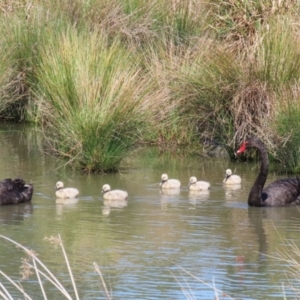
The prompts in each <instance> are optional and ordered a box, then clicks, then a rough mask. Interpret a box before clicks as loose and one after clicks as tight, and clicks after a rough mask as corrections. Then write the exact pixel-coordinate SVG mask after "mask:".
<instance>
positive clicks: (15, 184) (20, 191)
mask: <svg viewBox="0 0 300 300" xmlns="http://www.w3.org/2000/svg"><path fill="white" fill-rule="evenodd" d="M32 194H33V185H32V184H25V181H24V180H23V179H21V178H16V179H4V180H1V181H0V205H6V204H19V203H23V202H28V201H30V200H31V198H32Z"/></svg>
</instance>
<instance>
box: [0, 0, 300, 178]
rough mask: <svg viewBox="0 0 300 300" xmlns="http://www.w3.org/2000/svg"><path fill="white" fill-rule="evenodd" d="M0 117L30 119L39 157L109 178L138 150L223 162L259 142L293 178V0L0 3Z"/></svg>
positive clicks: (296, 52) (296, 151) (296, 108)
mask: <svg viewBox="0 0 300 300" xmlns="http://www.w3.org/2000/svg"><path fill="white" fill-rule="evenodd" d="M0 6H1V12H0V23H1V29H0V31H1V35H0V42H1V48H0V53H1V55H0V60H1V64H0V113H1V118H2V119H8V120H14V121H18V122H20V121H27V122H34V123H36V124H37V126H38V127H39V128H40V129H41V130H42V131H43V133H44V137H45V149H46V150H47V151H48V152H50V153H53V154H56V155H59V156H62V157H65V158H66V159H67V161H68V163H70V164H73V165H75V166H79V167H80V168H82V169H84V170H86V171H89V172H90V171H103V172H106V171H114V170H117V169H118V167H119V165H120V162H121V161H122V159H123V158H124V157H125V156H127V155H128V154H129V153H130V152H131V151H132V150H134V149H136V148H137V147H138V146H140V145H145V144H146V145H148V144H151V145H159V146H160V147H162V148H163V149H167V151H172V152H173V151H177V149H180V148H183V147H184V149H185V151H186V152H189V153H194V154H196V153H197V154H200V153H201V150H200V149H202V144H203V143H206V144H207V143H213V144H216V143H218V144H220V145H221V146H222V147H224V148H225V150H226V151H227V152H228V154H229V155H230V156H231V157H233V153H234V150H235V149H236V147H237V146H238V144H239V143H240V142H241V141H242V140H243V139H245V138H247V137H248V136H253V135H255V136H258V137H260V138H261V139H263V140H264V142H265V143H266V144H267V146H268V148H269V149H270V153H271V154H272V156H273V157H274V158H275V159H276V160H278V161H280V162H281V163H282V165H283V166H284V168H285V170H286V171H288V172H295V173H296V172H298V171H299V169H300V148H299V141H300V133H299V130H298V128H299V123H300V105H299V95H300V93H299V91H300V90H299V78H300V46H299V45H300V44H299V42H298V41H299V33H298V27H297V24H298V21H299V20H298V19H299V15H300V14H299V13H300V8H299V6H298V4H297V2H295V1H288V0H287V1H279V0H278V1H271V0H264V1H258V0H254V1H248V2H247V1H246V2H245V1H242V0H234V1H206V2H201V1H190V0H183V1H175V0H157V1H150V2H149V1H143V0H141V1H140V0H138V1H137V0H110V1H106V0H101V1H100V0H90V1H83V0H77V1H49V0H35V1H30V2H29V1H28V2H27V1H4V2H2V3H1V4H0Z"/></svg>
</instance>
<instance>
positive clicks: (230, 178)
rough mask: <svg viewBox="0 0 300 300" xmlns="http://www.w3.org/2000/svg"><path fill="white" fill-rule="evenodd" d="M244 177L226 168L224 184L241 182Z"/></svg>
mask: <svg viewBox="0 0 300 300" xmlns="http://www.w3.org/2000/svg"><path fill="white" fill-rule="evenodd" d="M241 182H242V179H241V177H240V176H239V175H234V174H232V171H231V170H230V169H227V170H226V177H225V178H224V180H223V183H224V184H240V183H241Z"/></svg>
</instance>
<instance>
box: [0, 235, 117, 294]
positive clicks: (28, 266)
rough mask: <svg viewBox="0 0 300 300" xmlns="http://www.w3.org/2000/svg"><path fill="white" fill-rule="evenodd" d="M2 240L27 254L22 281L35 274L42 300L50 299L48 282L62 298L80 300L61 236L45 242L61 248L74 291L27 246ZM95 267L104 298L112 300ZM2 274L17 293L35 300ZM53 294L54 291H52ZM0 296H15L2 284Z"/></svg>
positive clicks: (23, 261)
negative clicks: (67, 287) (64, 284)
mask: <svg viewBox="0 0 300 300" xmlns="http://www.w3.org/2000/svg"><path fill="white" fill-rule="evenodd" d="M0 238H2V239H3V240H5V241H8V242H10V243H12V244H13V245H15V246H16V247H17V248H19V249H21V250H23V251H24V253H25V254H26V258H23V259H22V266H21V267H20V269H21V275H22V279H23V280H25V279H27V278H28V277H30V276H32V275H33V274H35V275H36V278H37V283H38V285H39V287H40V290H41V297H42V298H41V299H48V297H47V293H49V291H51V290H49V291H48V290H47V289H46V282H49V283H51V286H53V287H54V288H55V289H56V290H57V291H58V292H59V293H61V295H62V296H64V298H66V299H70V300H71V299H77V300H79V299H80V296H79V291H78V290H77V286H76V282H75V279H74V276H73V272H72V269H71V266H70V263H69V259H68V256H67V253H66V251H65V248H64V245H63V242H62V239H61V237H60V235H58V236H57V237H56V236H51V237H50V238H45V240H47V241H49V242H50V243H51V244H54V245H58V246H59V247H60V248H61V251H62V254H63V257H64V259H65V263H66V267H67V270H68V273H69V276H70V282H71V285H72V288H73V291H68V290H67V289H66V288H65V287H64V286H63V284H62V283H61V282H60V281H59V279H58V277H57V276H56V275H55V274H53V273H52V272H51V270H50V269H49V268H48V267H47V266H46V265H45V264H44V263H43V262H42V261H41V260H40V259H39V258H38V257H37V256H38V254H37V253H36V252H35V251H33V250H31V249H28V248H26V247H25V246H23V245H21V244H20V243H18V242H16V241H15V240H12V239H10V238H8V237H6V236H3V235H0ZM93 264H94V267H95V271H96V272H97V273H98V274H99V276H100V280H101V282H102V285H103V289H104V296H105V299H112V297H111V294H110V292H109V291H108V289H107V286H106V284H105V281H104V279H103V276H102V273H101V271H100V268H99V266H98V265H97V264H96V263H93ZM0 274H1V275H2V276H3V277H4V278H5V279H6V280H7V281H8V283H10V284H11V285H12V286H13V287H14V288H15V290H16V291H17V292H19V293H20V295H22V296H23V297H24V299H28V300H30V299H33V298H32V297H31V296H30V295H29V294H28V293H27V292H26V291H25V290H24V288H23V287H22V285H21V284H20V282H15V281H14V280H13V279H12V278H11V277H10V276H8V275H7V274H5V273H4V272H2V271H1V270H0ZM52 293H53V291H52ZM0 295H1V296H2V297H3V299H13V295H12V294H11V292H9V288H8V287H6V286H5V285H4V284H2V283H1V284H0Z"/></svg>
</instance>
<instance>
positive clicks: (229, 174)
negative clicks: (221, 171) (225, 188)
mask: <svg viewBox="0 0 300 300" xmlns="http://www.w3.org/2000/svg"><path fill="white" fill-rule="evenodd" d="M231 175H232V171H231V170H230V169H227V170H226V176H228V177H229V176H231Z"/></svg>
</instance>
